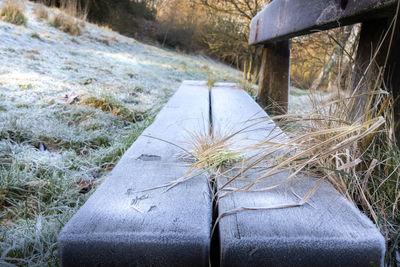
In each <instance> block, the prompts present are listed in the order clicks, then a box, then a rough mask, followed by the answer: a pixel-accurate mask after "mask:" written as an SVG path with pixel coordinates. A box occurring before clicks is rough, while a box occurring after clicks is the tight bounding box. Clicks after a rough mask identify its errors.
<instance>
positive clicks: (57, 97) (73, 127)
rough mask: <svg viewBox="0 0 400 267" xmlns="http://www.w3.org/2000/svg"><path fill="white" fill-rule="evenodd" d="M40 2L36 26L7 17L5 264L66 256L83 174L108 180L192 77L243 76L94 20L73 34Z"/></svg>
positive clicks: (2, 97)
mask: <svg viewBox="0 0 400 267" xmlns="http://www.w3.org/2000/svg"><path fill="white" fill-rule="evenodd" d="M3 3H4V1H0V5H2V4H3ZM35 7H36V8H35ZM37 8H38V6H37V5H36V4H33V3H27V6H26V8H25V15H26V17H27V18H28V20H27V21H28V22H27V25H26V27H21V26H16V25H13V24H10V23H7V22H4V21H0V40H1V42H0V265H1V266H2V265H6V264H15V265H29V266H35V265H36V266H43V265H49V266H53V265H57V243H56V238H57V234H58V233H59V231H60V229H61V228H62V226H63V225H64V224H65V223H66V222H67V221H68V219H69V218H70V217H71V216H72V215H73V214H74V213H75V212H76V211H77V209H78V208H79V207H80V206H81V205H82V204H83V203H84V201H85V200H86V199H87V198H88V196H89V195H90V193H91V191H89V193H87V194H83V193H80V192H83V191H84V190H82V187H85V186H84V185H85V183H84V182H82V181H88V183H94V186H93V187H95V186H96V185H97V184H99V183H100V182H101V180H102V179H103V178H104V177H105V175H106V174H107V173H108V172H109V171H110V170H111V169H112V168H113V166H114V165H115V164H116V162H117V161H118V159H119V158H120V157H121V155H122V154H123V153H124V151H125V150H126V149H127V148H128V147H129V146H130V145H131V144H132V143H133V142H134V141H135V139H136V138H137V136H138V135H140V133H141V132H142V131H143V130H144V129H145V128H146V127H147V126H148V125H149V124H150V123H151V122H152V119H153V117H154V116H155V114H156V112H157V111H158V110H159V109H160V107H161V106H162V105H163V104H164V103H165V102H166V101H167V100H168V98H169V97H170V96H171V95H172V94H173V93H174V91H175V90H176V89H177V88H178V86H179V84H180V83H181V82H182V81H183V80H190V79H193V80H207V79H209V77H211V76H212V77H213V79H216V80H218V81H224V80H230V81H237V80H239V79H240V77H241V74H240V73H239V72H237V71H235V70H233V69H231V68H229V67H226V66H224V65H222V64H220V63H217V62H215V61H213V60H210V59H207V58H204V57H200V56H194V55H183V54H179V53H176V52H174V51H170V50H166V49H160V48H157V47H153V46H149V45H144V44H142V43H140V42H137V41H136V40H134V39H130V38H127V37H124V36H121V35H119V34H117V33H114V32H111V31H109V30H106V29H104V28H101V27H98V26H96V25H92V24H90V23H86V26H85V29H84V31H83V32H82V34H81V35H79V36H75V37H73V36H71V35H69V34H67V33H64V32H62V31H60V30H59V29H57V28H55V27H52V26H51V25H49V22H48V20H47V19H46V18H44V17H43V16H38V12H37V10H38V9H37ZM34 10H36V12H34ZM46 10H47V11H48V12H49V15H48V17H49V18H50V17H51V16H52V12H56V11H54V10H52V9H46ZM57 12H58V11H57ZM34 13H36V14H34ZM45 17H46V16H45ZM83 189H87V188H83ZM86 191H87V190H86Z"/></svg>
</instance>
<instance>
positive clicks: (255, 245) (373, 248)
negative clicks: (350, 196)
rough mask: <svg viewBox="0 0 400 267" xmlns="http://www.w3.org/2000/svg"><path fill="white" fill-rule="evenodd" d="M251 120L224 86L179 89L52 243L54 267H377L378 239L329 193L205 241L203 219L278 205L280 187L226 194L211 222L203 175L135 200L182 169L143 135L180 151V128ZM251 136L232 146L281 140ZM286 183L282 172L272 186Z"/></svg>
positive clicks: (259, 214) (238, 216) (246, 100)
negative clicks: (56, 252)
mask: <svg viewBox="0 0 400 267" xmlns="http://www.w3.org/2000/svg"><path fill="white" fill-rule="evenodd" d="M210 100H211V101H210ZM209 115H211V116H212V120H210V119H209ZM257 116H262V117H264V116H267V114H266V113H265V112H264V111H263V110H262V109H261V108H260V107H259V106H258V105H257V104H256V103H255V102H254V101H253V100H252V99H251V98H250V97H249V96H248V95H247V94H246V93H245V92H244V91H242V90H239V89H236V88H235V86H234V85H233V84H216V85H215V87H213V88H212V90H210V91H209V90H208V88H207V87H206V86H205V82H193V81H192V82H184V83H183V85H182V86H181V87H180V89H179V90H178V91H177V93H176V94H175V95H174V96H173V97H172V99H171V100H170V101H169V102H168V104H167V105H166V106H165V108H164V109H163V110H162V111H161V112H160V113H159V114H158V116H157V117H156V119H155V121H154V123H153V124H152V125H151V126H150V127H149V128H148V129H146V130H145V132H144V133H143V135H142V136H140V137H139V138H138V139H137V140H136V142H135V143H134V144H133V145H132V147H131V148H130V149H129V150H128V151H127V152H126V153H125V155H124V156H123V157H122V159H121V160H120V162H119V163H118V165H117V166H116V167H115V168H114V170H113V171H112V173H111V174H110V176H109V177H108V178H107V179H106V180H105V181H104V182H103V184H102V185H101V186H100V187H99V188H98V189H97V190H96V192H95V193H94V194H93V195H92V196H91V197H90V198H89V200H88V201H87V202H86V203H85V204H84V206H83V207H82V208H81V209H80V210H79V211H78V213H77V214H76V215H75V216H74V217H73V218H72V219H71V220H70V221H69V222H68V223H67V225H66V226H65V227H64V229H63V230H62V232H61V233H60V236H59V240H58V244H59V255H60V261H61V265H62V266H207V265H209V259H211V265H212V266H219V265H221V266H369V264H370V263H371V262H373V263H375V264H376V265H381V263H382V261H383V256H384V253H385V243H384V239H383V237H382V236H381V235H380V233H379V231H378V230H377V228H376V227H375V226H374V225H373V224H372V222H371V221H370V220H369V219H368V218H367V217H366V216H364V215H363V214H361V212H360V211H359V210H357V209H356V208H355V207H353V206H352V205H351V204H350V203H349V202H348V201H347V200H346V199H344V198H343V197H342V196H341V195H340V194H339V193H338V192H337V191H336V190H334V189H333V187H332V186H330V185H329V184H322V185H321V188H320V190H319V191H318V192H317V193H316V195H315V196H314V197H313V198H312V200H311V203H312V207H311V206H307V205H305V206H302V207H298V208H288V209H280V210H264V211H260V210H258V211H246V212H239V213H235V214H232V215H229V216H225V217H223V218H222V219H221V220H220V221H219V224H218V225H217V226H218V227H217V228H216V232H215V233H216V234H217V233H218V234H217V235H216V237H218V236H219V238H217V239H215V240H213V242H211V238H210V233H211V228H212V220H215V219H216V218H217V217H218V216H219V215H221V214H223V213H224V212H226V211H229V210H232V209H235V208H238V207H243V206H247V207H258V206H265V205H274V204H280V203H282V202H287V201H291V196H290V195H289V194H287V193H285V190H284V189H285V188H280V189H279V190H275V191H269V192H263V193H253V192H242V193H237V194H232V195H230V196H229V197H225V198H222V199H220V201H219V205H218V209H217V212H216V213H215V214H214V215H212V210H213V208H214V207H213V203H212V201H211V196H210V187H209V185H208V181H207V177H206V175H203V176H199V177H197V178H195V179H192V180H190V181H188V182H185V183H182V184H179V185H178V186H176V187H174V188H172V189H171V190H169V191H167V192H164V191H165V188H162V189H159V190H154V191H149V192H144V193H138V191H140V190H143V189H147V188H151V187H156V186H160V185H163V184H166V183H168V182H171V181H174V180H176V179H178V178H180V177H182V176H183V175H184V174H185V172H186V171H187V170H188V167H187V166H185V164H184V163H182V162H181V161H179V160H177V158H176V155H177V154H178V153H179V152H181V151H180V149H179V148H177V147H175V146H173V145H171V144H168V143H166V142H163V141H159V140H157V139H155V138H149V137H147V136H153V137H156V138H162V139H164V140H167V141H170V142H173V143H177V144H180V143H181V142H182V141H185V140H186V138H185V134H184V130H185V129H186V130H194V131H196V130H203V131H204V130H206V131H208V130H209V128H208V127H209V125H210V121H212V124H213V126H214V128H213V129H214V130H215V129H218V128H220V129H221V128H229V129H233V130H234V129H235V128H236V129H238V128H239V127H243V122H244V121H246V120H248V119H249V118H255V117H257ZM260 126H262V127H261V128H260ZM250 130H251V131H247V132H246V133H243V135H242V136H240V137H238V138H240V142H243V140H244V141H246V142H254V140H256V139H260V138H265V136H266V135H267V134H268V133H270V132H271V131H280V130H279V129H277V128H275V126H274V124H273V122H272V121H271V122H270V123H267V122H266V123H265V124H264V125H258V126H257V129H250ZM145 135H146V136H145ZM242 137H245V138H246V139H241V138H242ZM238 142H239V140H238ZM286 177H287V174H285V173H283V174H280V175H277V176H276V177H274V179H275V180H276V181H279V180H281V179H284V178H286ZM253 178H255V177H253ZM249 179H252V177H250V178H249ZM314 183H315V180H314V179H312V178H306V179H304V180H302V183H299V184H296V185H295V186H294V188H295V190H296V191H297V193H299V194H302V193H304V192H306V191H307V190H309V189H310V187H312V186H313V184H314ZM262 185H265V184H262ZM213 216H214V218H213ZM210 251H212V257H210Z"/></svg>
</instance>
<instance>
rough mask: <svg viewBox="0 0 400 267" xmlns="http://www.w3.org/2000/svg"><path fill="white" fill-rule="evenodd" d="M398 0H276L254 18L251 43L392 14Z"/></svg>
mask: <svg viewBox="0 0 400 267" xmlns="http://www.w3.org/2000/svg"><path fill="white" fill-rule="evenodd" d="M395 4H396V0H347V1H343V0H342V1H341V0H307V1H299V0H274V1H273V2H271V3H270V4H269V5H268V6H267V7H265V8H264V10H262V11H261V12H260V13H258V14H257V15H256V16H255V17H254V18H253V19H252V21H251V25H250V38H249V43H250V44H251V45H254V44H260V43H266V42H270V41H277V40H287V39H290V38H293V37H296V36H300V35H304V34H309V33H313V32H315V31H319V30H327V29H330V28H334V27H338V26H345V25H350V24H354V23H358V22H362V21H367V20H372V19H377V18H383V17H388V16H391V15H393V14H394V12H395Z"/></svg>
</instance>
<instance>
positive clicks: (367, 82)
mask: <svg viewBox="0 0 400 267" xmlns="http://www.w3.org/2000/svg"><path fill="white" fill-rule="evenodd" d="M392 19H393V18H387V19H379V20H373V21H368V22H364V23H363V24H362V26H361V35H360V42H359V45H358V49H357V56H356V64H355V69H354V74H353V78H352V91H353V94H354V95H355V96H358V97H357V98H356V101H355V105H354V107H353V111H352V112H353V114H352V115H353V116H356V117H357V116H360V115H361V114H362V113H363V111H364V110H365V108H366V102H367V95H366V93H367V92H368V90H371V89H373V88H375V87H376V86H377V85H378V86H379V83H380V82H382V81H378V83H377V79H380V78H381V77H382V73H384V75H383V82H384V83H385V85H386V86H387V88H388V89H389V90H390V91H391V93H392V96H393V99H394V100H395V103H394V121H395V127H396V130H395V133H396V137H397V142H398V143H400V127H399V123H400V104H399V102H400V100H399V92H400V89H399V87H400V34H399V20H397V22H396V23H397V25H396V30H395V31H394V36H393V39H392V42H391V47H390V51H389V45H390V40H391V33H392V31H393V28H392V27H391V28H389V27H390V25H391V22H392ZM385 34H386V38H385V39H384V40H383V38H384V36H385ZM382 40H383V41H382ZM379 46H380V50H379V53H378V54H377V55H376V57H375V58H373V55H374V53H375V51H376V50H377V49H378V47H379ZM372 59H374V60H373V62H372ZM386 60H387V62H386ZM371 62H372V64H371ZM385 63H386V67H385ZM367 68H369V69H368V70H367Z"/></svg>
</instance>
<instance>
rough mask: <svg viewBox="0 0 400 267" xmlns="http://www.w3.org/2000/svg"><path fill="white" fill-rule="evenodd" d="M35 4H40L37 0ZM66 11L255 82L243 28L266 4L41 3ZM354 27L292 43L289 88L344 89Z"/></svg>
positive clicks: (215, 0) (254, 0)
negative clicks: (202, 58)
mask: <svg viewBox="0 0 400 267" xmlns="http://www.w3.org/2000/svg"><path fill="white" fill-rule="evenodd" d="M39 1H40V0H39ZM41 2H44V3H45V4H47V5H53V6H58V7H63V6H64V7H66V6H72V9H74V7H75V9H76V10H80V13H83V14H85V16H87V17H86V18H87V20H89V21H91V22H94V23H97V24H100V25H105V26H108V27H110V28H111V29H113V30H115V31H118V32H120V33H122V34H124V35H127V36H131V37H134V38H137V39H139V40H142V41H145V42H150V43H153V44H154V43H158V44H159V45H161V46H166V47H170V48H173V49H177V50H179V51H182V52H187V53H200V54H205V55H208V56H211V57H213V58H216V59H218V60H220V61H222V62H225V63H226V64H228V65H231V66H233V67H235V68H238V69H241V70H243V71H244V74H243V78H244V80H246V81H248V82H252V83H257V82H258V78H259V77H258V73H259V69H260V65H261V64H260V59H261V53H262V48H261V47H258V48H256V47H249V45H248V36H249V24H250V21H251V19H252V18H253V17H254V16H255V15H256V14H257V13H258V12H260V11H261V10H262V9H263V8H264V7H265V5H266V4H268V3H269V2H270V0H229V1H226V0H41ZM359 32H360V27H359V26H358V25H355V26H347V27H343V28H339V29H334V30H330V31H325V32H321V33H315V34H312V35H307V36H303V37H299V38H295V39H293V40H292V43H291V53H292V61H291V84H292V85H293V86H295V87H298V88H301V89H310V88H312V89H319V90H334V89H337V88H341V89H345V88H349V84H350V83H351V81H350V78H349V77H350V76H351V75H350V73H351V71H352V69H353V67H354V66H353V58H354V55H355V52H356V47H357V42H358V38H359V37H358V36H359Z"/></svg>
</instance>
